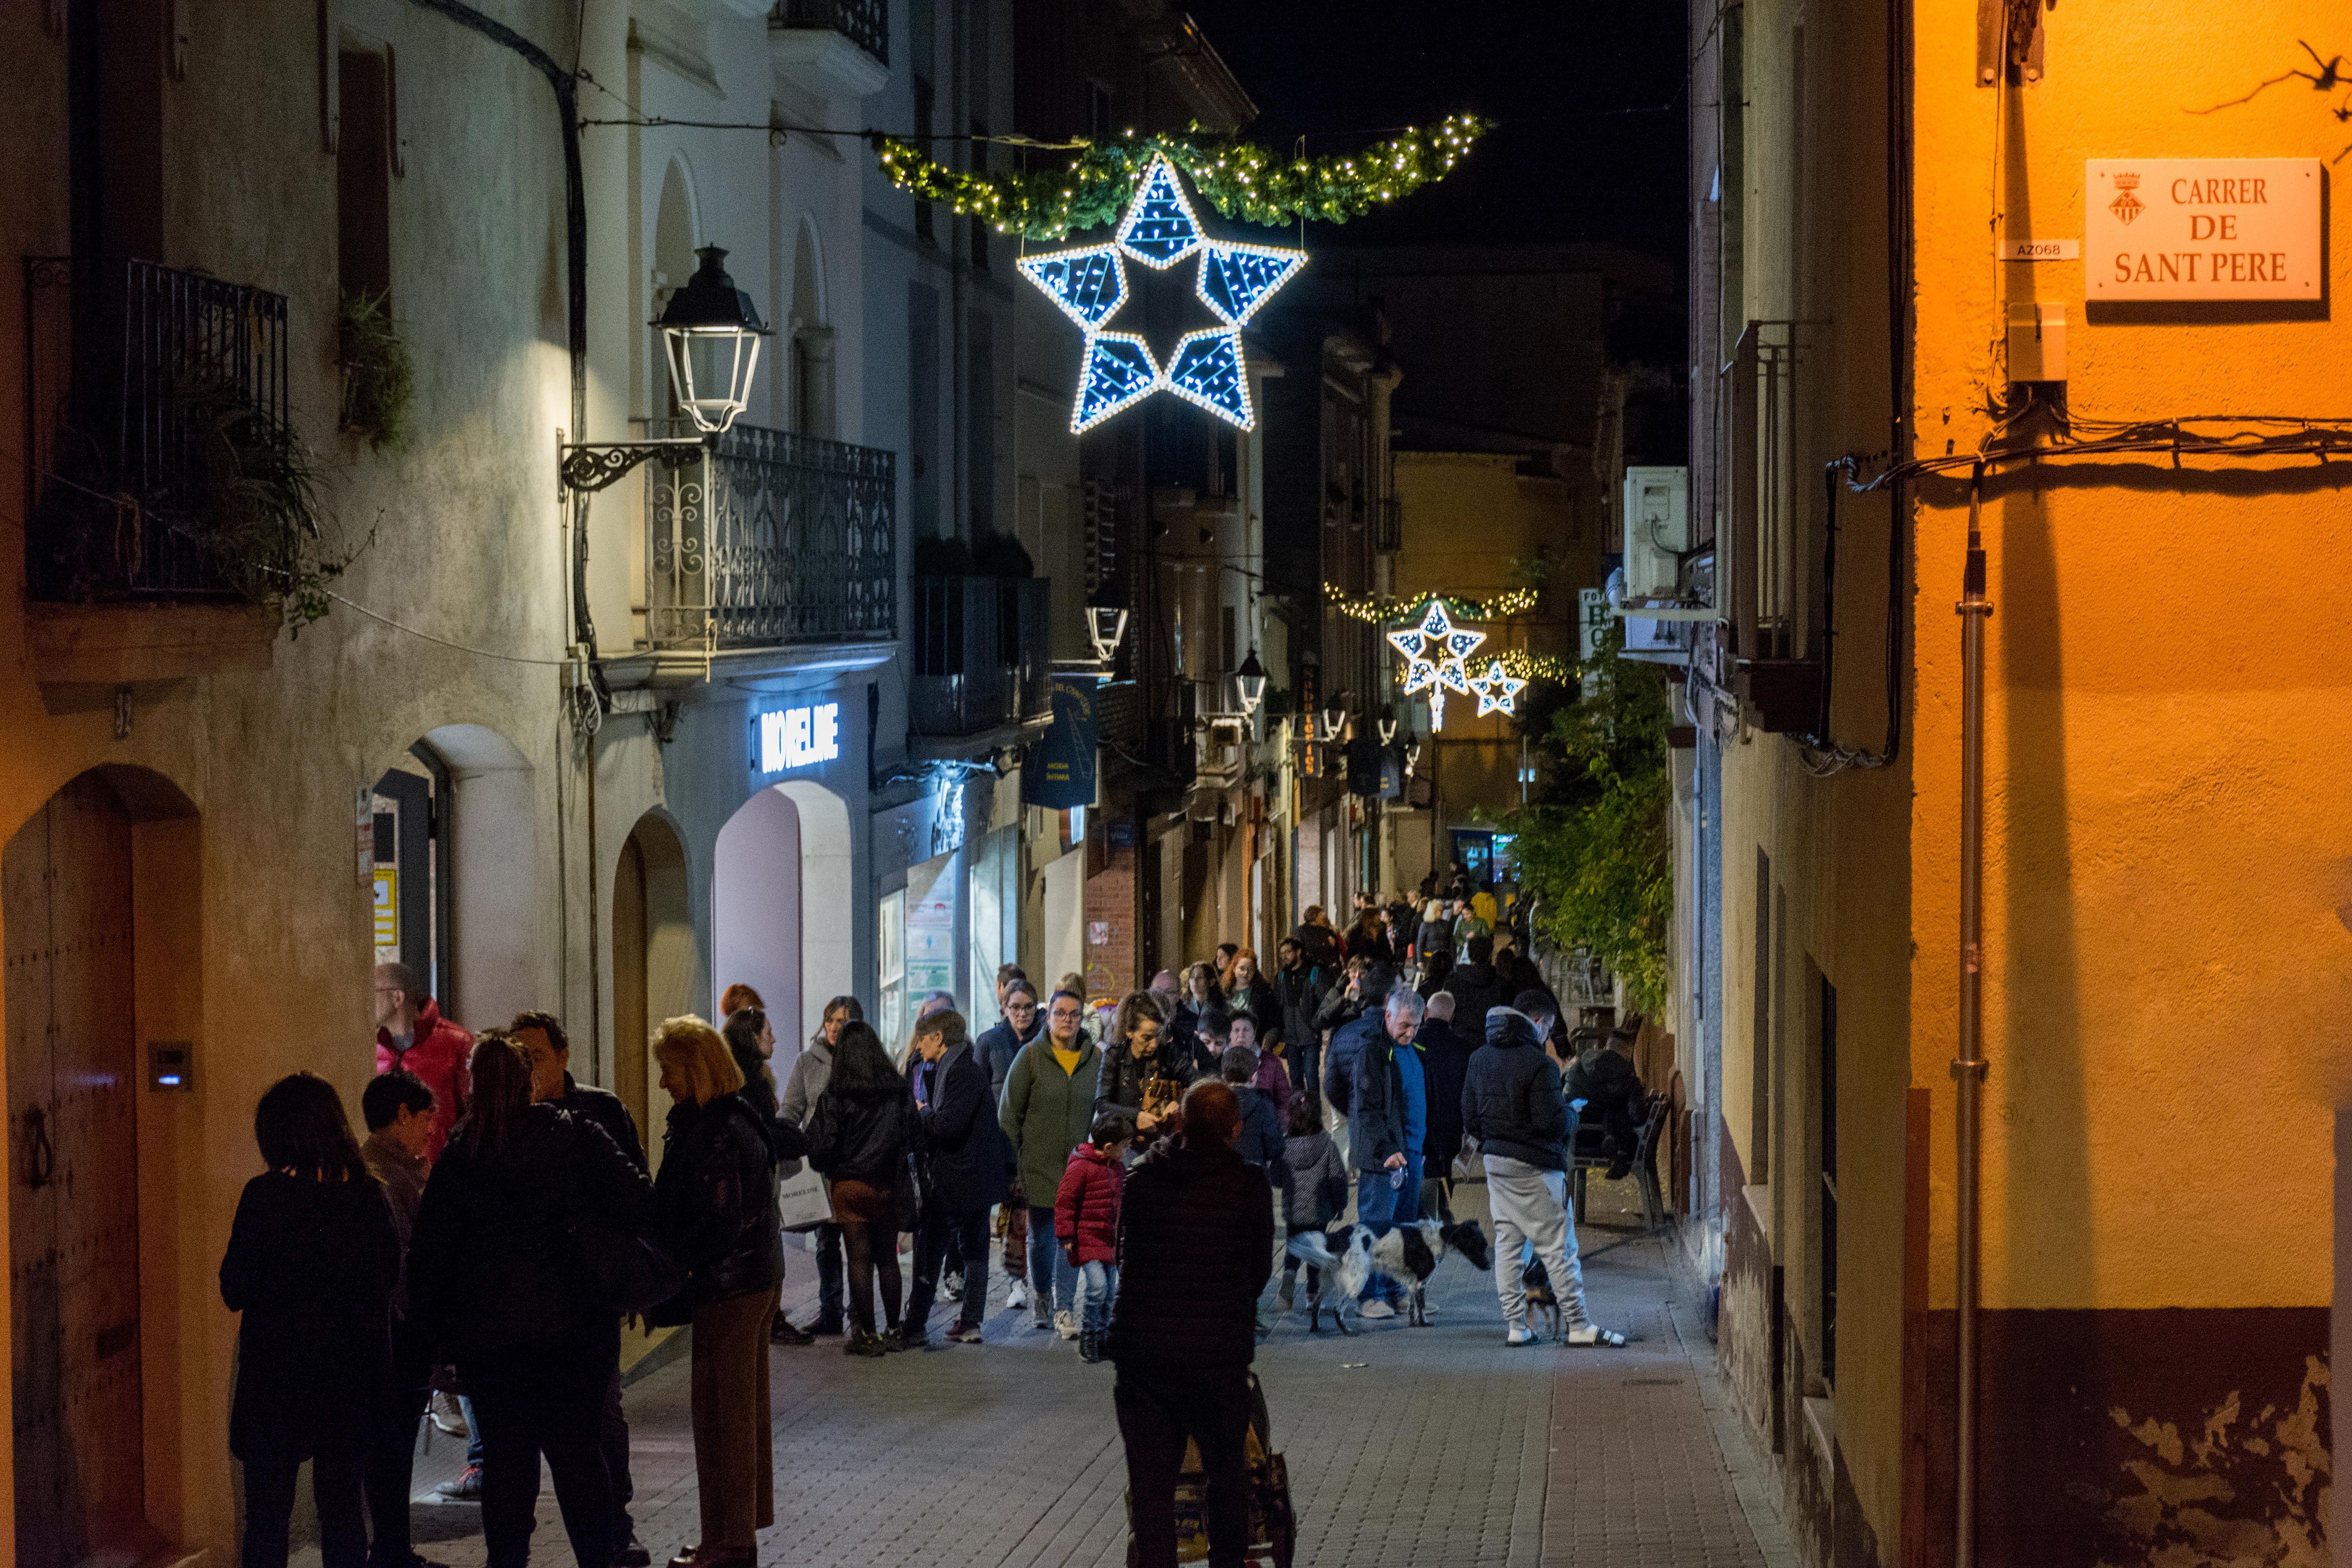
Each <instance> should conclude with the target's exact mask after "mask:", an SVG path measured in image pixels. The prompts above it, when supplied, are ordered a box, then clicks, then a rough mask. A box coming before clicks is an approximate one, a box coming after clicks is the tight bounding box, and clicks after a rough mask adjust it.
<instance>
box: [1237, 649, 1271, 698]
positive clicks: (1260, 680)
mask: <svg viewBox="0 0 2352 1568" xmlns="http://www.w3.org/2000/svg"><path fill="white" fill-rule="evenodd" d="M1234 685H1235V686H1236V687H1237V688H1238V689H1240V691H1241V699H1242V711H1243V712H1244V713H1245V714H1255V713H1256V712H1257V708H1258V704H1259V703H1261V702H1263V701H1265V666H1264V665H1263V664H1260V663H1259V662H1258V659H1257V649H1255V648H1252V649H1250V650H1249V657H1248V658H1245V659H1244V660H1242V667H1241V668H1239V669H1237V670H1235V671H1234Z"/></svg>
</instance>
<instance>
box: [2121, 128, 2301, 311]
mask: <svg viewBox="0 0 2352 1568" xmlns="http://www.w3.org/2000/svg"><path fill="white" fill-rule="evenodd" d="M2083 219H2084V252H2085V256H2084V264H2083V273H2084V283H2085V284H2086V285H2087V287H2088V290H2089V296H2088V297H2089V299H2090V300H2092V302H2094V303H2097V302H2099V301H2101V300H2316V299H2318V298H2319V297H2320V287H2321V284H2322V282H2323V281H2324V279H2325V275H2326V268H2325V266H2324V265H2323V260H2324V258H2322V257H2321V255H2320V243H2319V160H2318V159H2316V158H2093V159H2091V160H2089V161H2088V162H2087V163H2084V173H2083Z"/></svg>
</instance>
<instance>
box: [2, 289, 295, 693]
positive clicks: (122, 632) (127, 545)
mask: <svg viewBox="0 0 2352 1568" xmlns="http://www.w3.org/2000/svg"><path fill="white" fill-rule="evenodd" d="M25 321H26V344H25V351H26V352H25V369H26V401H25V406H26V430H25V441H26V457H27V458H28V459H29V460H28V461H27V462H26V497H25V501H26V507H25V514H24V515H25V517H26V533H25V582H26V598H27V599H28V600H29V601H31V603H30V605H28V608H27V622H28V635H29V637H30V640H31V643H32V647H33V652H34V658H35V663H36V667H37V674H38V677H39V679H41V680H42V682H43V683H44V684H45V685H52V686H54V685H57V684H59V683H64V684H77V683H93V684H123V683H128V682H132V681H142V680H150V679H178V678H181V677H184V676H190V675H204V674H212V673H216V672H219V671H222V670H227V669H247V668H267V667H268V662H269V647H270V644H271V642H272V640H273V639H274V637H276V634H277V628H278V614H277V612H276V611H275V610H274V609H273V608H271V607H270V606H268V605H266V604H262V603H257V600H261V599H264V598H266V597H267V596H268V593H269V592H270V589H271V585H272V584H273V583H275V582H279V581H282V580H283V579H284V577H285V575H286V574H285V573H284V572H283V571H282V570H278V571H276V572H275V573H274V574H273V567H276V566H282V564H283V563H282V562H280V561H279V559H278V554H277V552H278V550H279V549H280V548H281V547H283V546H284V542H285V540H286V538H287V537H288V530H289V528H291V527H294V526H300V525H304V524H309V523H311V522H313V521H314V519H313V517H312V511H311V509H312V508H313V506H314V504H315V503H314V502H313V501H312V500H311V499H310V489H311V486H312V485H313V483H314V482H315V481H314V479H313V478H312V476H311V475H310V472H309V469H308V464H307V463H306V462H305V461H304V460H302V458H301V457H300V454H299V449H298V448H297V447H296V446H295V444H294V443H293V442H292V441H291V439H290V426H289V421H288V415H287V363H288V361H287V355H288V347H287V323H286V297H285V296H284V295H283V294H276V293H272V292H270V291H269V290H268V289H256V288H250V287H247V286H246V285H242V284H236V283H228V282H224V281H223V280H221V279H217V278H213V277H209V276H206V275H205V274H203V273H200V272H192V271H186V270H184V269H181V268H171V267H163V266H159V265H158V264H156V263H154V262H152V261H136V260H114V261H106V262H87V261H76V260H71V259H68V258H58V257H28V258H26V260H25Z"/></svg>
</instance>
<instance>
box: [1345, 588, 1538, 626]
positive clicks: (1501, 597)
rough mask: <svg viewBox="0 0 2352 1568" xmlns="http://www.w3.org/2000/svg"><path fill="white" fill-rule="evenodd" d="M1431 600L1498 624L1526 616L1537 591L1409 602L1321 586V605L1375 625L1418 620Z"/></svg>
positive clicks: (1460, 615)
mask: <svg viewBox="0 0 2352 1568" xmlns="http://www.w3.org/2000/svg"><path fill="white" fill-rule="evenodd" d="M1432 599H1434V600H1436V601H1437V602H1438V603H1439V604H1441V605H1444V606H1445V609H1446V613H1447V614H1448V615H1451V616H1454V617H1455V618H1456V619H1459V620H1465V621H1499V620H1504V619H1507V617H1509V616H1518V615H1525V614H1526V613H1527V612H1528V611H1529V610H1532V609H1534V608H1535V607H1536V590H1535V589H1533V588H1510V589H1507V590H1505V591H1504V592H1502V593H1500V594H1497V595H1495V596H1494V597H1493V598H1491V599H1465V598H1464V597H1462V596H1461V595H1458V594H1415V595H1413V596H1412V598H1410V599H1400V598H1398V597H1397V596H1396V595H1393V594H1365V595H1352V594H1349V592H1348V591H1347V590H1346V589H1344V588H1337V587H1334V586H1332V585H1331V584H1328V583H1326V584H1323V602H1324V603H1325V604H1327V605H1329V606H1330V607H1331V608H1333V609H1335V610H1337V611H1339V613H1340V614H1341V615H1343V616H1351V617H1353V618H1354V619H1356V620H1360V621H1368V622H1370V623H1371V624H1373V625H1375V626H1379V625H1383V624H1392V625H1396V626H1402V625H1404V624H1405V623H1406V622H1408V621H1413V620H1418V619H1419V618H1420V617H1421V607H1422V606H1423V605H1426V604H1427V603H1429V602H1430V601H1431V600H1432Z"/></svg>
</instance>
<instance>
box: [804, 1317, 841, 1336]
mask: <svg viewBox="0 0 2352 1568" xmlns="http://www.w3.org/2000/svg"><path fill="white" fill-rule="evenodd" d="M841 1329H842V1323H841V1320H840V1319H839V1318H824V1317H821V1318H819V1319H817V1321H815V1322H814V1323H811V1324H810V1325H809V1328H808V1331H809V1332H810V1333H813V1334H814V1335H815V1336H816V1337H817V1338H818V1339H821V1340H837V1339H839V1338H841Z"/></svg>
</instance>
